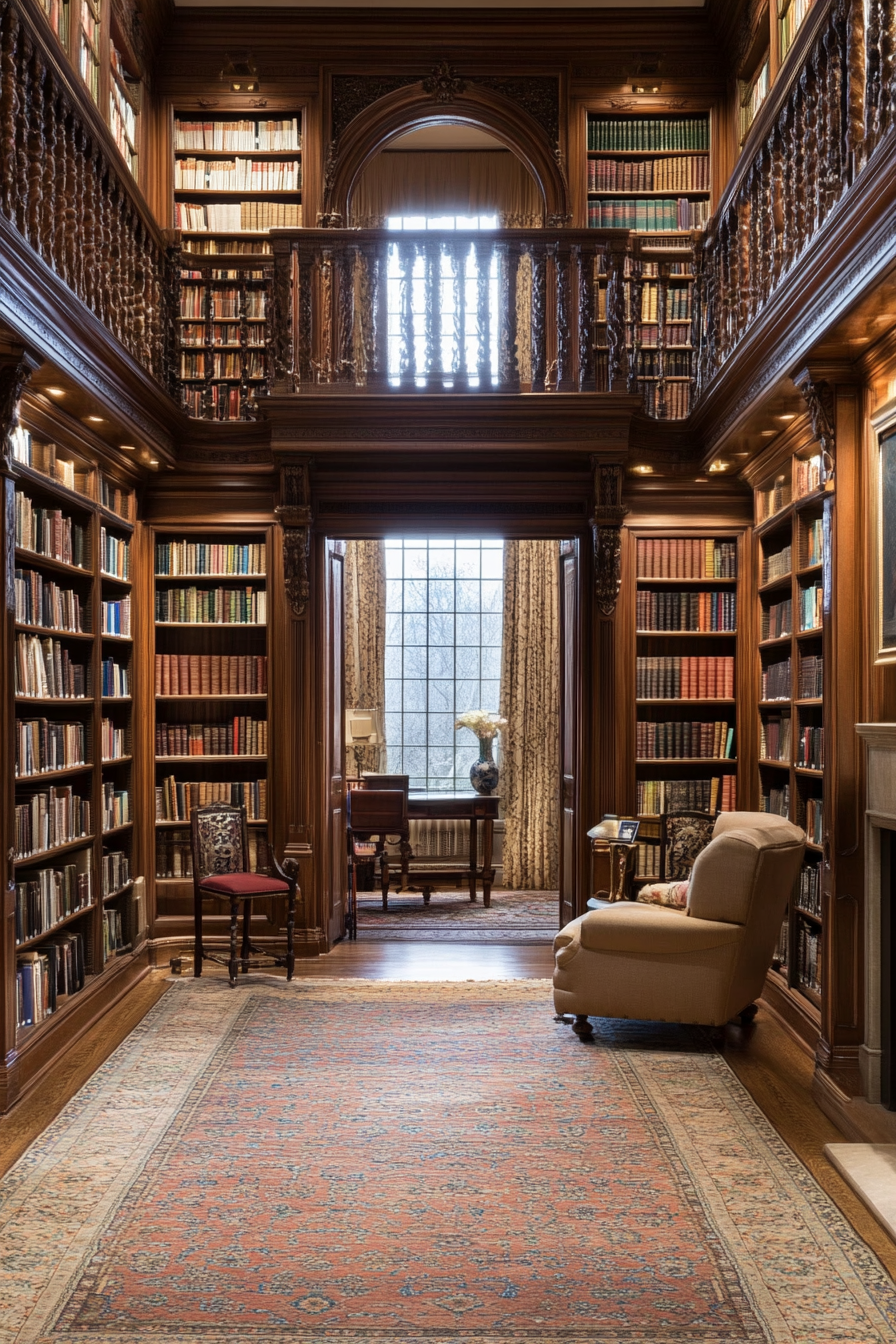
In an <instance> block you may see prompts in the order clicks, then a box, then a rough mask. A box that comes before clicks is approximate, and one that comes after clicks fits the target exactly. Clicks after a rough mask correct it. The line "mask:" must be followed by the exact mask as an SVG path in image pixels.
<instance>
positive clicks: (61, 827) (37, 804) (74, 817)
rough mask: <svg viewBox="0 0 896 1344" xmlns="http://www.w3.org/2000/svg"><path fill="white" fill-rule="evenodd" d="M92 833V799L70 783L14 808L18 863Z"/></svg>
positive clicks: (49, 790)
mask: <svg viewBox="0 0 896 1344" xmlns="http://www.w3.org/2000/svg"><path fill="white" fill-rule="evenodd" d="M90 830H91V826H90V799H89V798H82V797H81V796H80V795H79V794H77V793H75V791H74V789H73V788H72V787H71V785H70V784H60V785H58V786H57V787H56V788H52V789H47V790H43V791H41V792H40V793H33V794H32V795H31V797H30V798H28V799H27V800H26V801H24V802H20V803H19V802H17V803H16V805H15V853H16V860H17V861H18V860H21V859H28V858H31V856H32V855H35V854H41V853H42V852H43V851H44V850H47V849H55V848H56V846H57V845H67V844H69V843H70V842H71V841H72V840H80V839H81V838H82V837H83V836H87V835H89V834H90Z"/></svg>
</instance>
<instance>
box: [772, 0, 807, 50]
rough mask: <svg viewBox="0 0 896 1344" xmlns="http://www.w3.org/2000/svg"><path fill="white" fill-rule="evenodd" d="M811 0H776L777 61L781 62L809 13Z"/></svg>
mask: <svg viewBox="0 0 896 1344" xmlns="http://www.w3.org/2000/svg"><path fill="white" fill-rule="evenodd" d="M811 5H812V0H778V59H779V61H783V60H784V57H785V56H786V55H787V53H788V51H789V50H790V48H791V46H792V45H793V39H794V38H795V37H796V35H797V32H798V31H799V29H800V26H801V25H802V22H803V19H805V17H806V15H807V14H808V13H809V10H810V8H811Z"/></svg>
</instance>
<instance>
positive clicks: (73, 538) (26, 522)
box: [15, 490, 90, 569]
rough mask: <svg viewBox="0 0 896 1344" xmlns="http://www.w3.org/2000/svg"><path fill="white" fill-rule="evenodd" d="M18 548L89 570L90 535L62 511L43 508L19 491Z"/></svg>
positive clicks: (17, 513)
mask: <svg viewBox="0 0 896 1344" xmlns="http://www.w3.org/2000/svg"><path fill="white" fill-rule="evenodd" d="M15 526H16V545H17V546H19V547H21V549H22V550H24V551H34V553H35V555H46V556H48V557H49V558H50V559H51V560H62V561H64V563H65V564H67V565H78V566H79V567H80V568H81V569H89V568H90V533H89V530H88V529H87V528H86V527H82V526H81V524H80V523H75V522H73V521H72V519H71V518H70V517H69V516H68V514H65V513H63V512H62V510H61V509H44V508H41V507H40V506H39V505H35V504H33V503H32V501H31V499H30V498H29V496H28V495H26V494H24V493H23V491H21V490H17V491H16V525H15Z"/></svg>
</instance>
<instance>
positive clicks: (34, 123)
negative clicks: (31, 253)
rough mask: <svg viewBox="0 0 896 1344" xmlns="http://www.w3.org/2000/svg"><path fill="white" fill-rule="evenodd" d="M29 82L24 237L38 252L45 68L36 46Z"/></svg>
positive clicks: (41, 200) (39, 244)
mask: <svg viewBox="0 0 896 1344" xmlns="http://www.w3.org/2000/svg"><path fill="white" fill-rule="evenodd" d="M28 83H29V86H30V89H31V115H30V116H29V118H28V131H27V157H28V202H27V206H28V208H27V215H28V217H27V220H26V223H25V236H26V237H27V239H28V241H29V243H30V244H31V246H32V247H33V248H34V250H35V252H38V253H40V251H41V233H42V230H41V224H42V210H43V178H44V162H43V149H44V147H43V124H44V99H45V98H46V94H47V89H46V85H47V70H46V66H45V65H44V61H43V57H42V56H41V53H40V51H39V50H38V48H37V47H35V48H34V51H33V52H32V55H31V61H30V63H29V67H28Z"/></svg>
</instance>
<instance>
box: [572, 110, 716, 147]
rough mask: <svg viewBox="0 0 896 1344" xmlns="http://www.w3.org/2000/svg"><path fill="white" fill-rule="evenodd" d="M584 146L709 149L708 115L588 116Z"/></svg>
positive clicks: (592, 114)
mask: <svg viewBox="0 0 896 1344" xmlns="http://www.w3.org/2000/svg"><path fill="white" fill-rule="evenodd" d="M588 148H589V149H608V150H616V151H618V150H658V149H662V150H666V149H709V118H708V117H680V116H668V115H667V116H663V115H659V116H655V117H615V116H598V115H596V114H594V113H591V114H589V117H588Z"/></svg>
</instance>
